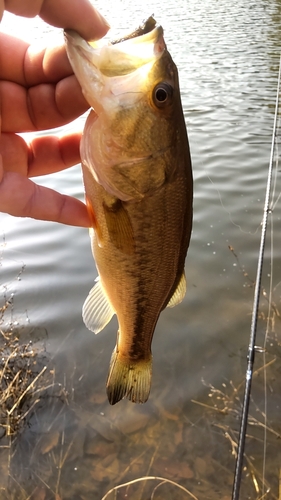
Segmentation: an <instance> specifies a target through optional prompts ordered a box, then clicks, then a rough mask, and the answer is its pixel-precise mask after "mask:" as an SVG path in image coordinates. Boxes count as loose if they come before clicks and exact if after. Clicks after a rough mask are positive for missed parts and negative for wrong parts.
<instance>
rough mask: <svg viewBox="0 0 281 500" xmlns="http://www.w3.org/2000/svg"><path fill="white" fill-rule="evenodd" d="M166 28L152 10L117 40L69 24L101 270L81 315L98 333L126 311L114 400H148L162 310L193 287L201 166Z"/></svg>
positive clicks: (115, 360)
mask: <svg viewBox="0 0 281 500" xmlns="http://www.w3.org/2000/svg"><path fill="white" fill-rule="evenodd" d="M163 33H164V31H163V28H162V26H161V25H158V24H157V22H156V20H155V19H154V18H153V17H152V16H151V17H150V18H148V19H147V20H146V21H145V22H144V23H143V24H142V25H141V26H140V27H139V28H137V29H136V30H135V31H134V32H132V33H131V34H129V35H127V36H124V37H123V38H120V39H119V40H115V41H113V42H107V43H105V42H104V41H99V42H91V41H90V42H87V41H86V40H84V39H83V38H81V36H80V35H79V34H78V33H76V32H75V31H73V30H66V31H65V41H66V50H67V54H68V58H69V60H70V63H71V65H72V68H73V71H74V74H75V75H76V77H77V79H78V82H79V83H80V85H81V88H82V91H83V93H84V96H85V98H86V100H87V101H88V103H89V106H90V107H91V111H90V113H89V115H88V118H87V120H86V123H85V127H84V130H83V134H82V139H81V148H80V152H81V161H82V171H83V180H84V187H85V197H86V203H87V207H88V211H89V214H90V218H91V228H90V236H91V246H92V252H93V256H94V259H95V263H96V268H97V271H98V278H97V279H96V281H95V284H94V286H93V288H92V289H91V291H90V293H89V295H88V297H87V298H86V301H85V303H84V306H83V311H82V315H83V320H84V323H85V325H86V326H87V328H88V329H89V330H91V331H93V332H95V333H98V332H100V331H101V330H103V329H104V328H105V326H106V325H107V324H108V323H109V321H110V320H111V318H112V316H113V315H114V314H116V316H117V319H118V326H119V328H118V332H117V341H116V346H115V349H114V351H113V353H112V357H111V361H110V367H109V374H108V378H107V382H106V392H107V397H108V400H109V403H110V404H112V405H114V404H115V403H117V402H118V401H120V400H122V399H124V398H127V399H129V400H130V401H132V402H134V403H145V402H146V401H147V399H148V397H149V393H150V388H151V377H152V352H151V344H152V338H153V334H154V331H155V327H156V324H157V321H158V318H159V315H160V313H161V311H163V310H164V309H165V308H166V307H173V306H176V305H177V304H179V303H180V302H181V301H182V300H183V298H184V296H185V293H186V278H185V260H186V254H187V250H188V247H189V242H190V236H191V230H192V203H193V201H192V200H193V181H192V166H191V156H190V148H189V142H188V136H187V131H186V125H185V119H184V114H183V109H182V104H181V95H180V88H179V79H178V71H177V67H176V65H175V63H174V62H173V59H172V57H171V55H170V53H169V52H168V50H167V46H166V43H165V41H164V36H163Z"/></svg>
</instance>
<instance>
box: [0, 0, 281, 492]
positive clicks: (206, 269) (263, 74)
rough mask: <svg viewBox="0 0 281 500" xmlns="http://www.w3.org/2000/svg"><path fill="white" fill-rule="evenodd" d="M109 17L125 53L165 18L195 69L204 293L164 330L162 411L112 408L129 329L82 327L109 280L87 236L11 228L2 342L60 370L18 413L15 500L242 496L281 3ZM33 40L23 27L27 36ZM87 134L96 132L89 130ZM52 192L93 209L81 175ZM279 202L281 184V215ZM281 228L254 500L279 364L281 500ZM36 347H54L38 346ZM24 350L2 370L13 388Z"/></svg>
mask: <svg viewBox="0 0 281 500" xmlns="http://www.w3.org/2000/svg"><path fill="white" fill-rule="evenodd" d="M96 5H97V6H98V7H100V10H101V11H102V12H103V14H105V15H106V16H107V17H108V19H109V21H110V23H111V25H112V26H114V29H115V30H114V34H113V35H112V37H113V38H114V37H115V34H117V32H118V31H119V32H120V31H124V30H126V31H128V29H130V28H131V27H135V26H137V25H138V24H139V23H140V21H141V20H142V19H143V18H145V17H147V16H148V15H150V14H151V13H152V12H154V15H155V17H156V19H158V20H159V21H160V22H161V23H162V24H163V26H164V28H165V38H166V41H167V44H168V47H169V50H170V51H171V53H172V55H173V58H174V59H175V62H176V63H177V65H178V68H179V73H180V82H181V90H182V99H183V108H184V113H185V117H186V122H187V127H188V132H189V139H190V146H191V153H192V159H193V169H194V178H195V200H194V212H195V215H194V231H193V235H192V242H191V247H190V250H189V253H188V258H187V265H186V268H187V279H188V284H189V286H188V293H187V295H186V298H185V300H184V302H183V303H182V304H181V305H180V306H178V307H176V308H174V309H171V310H169V311H168V310H167V311H164V312H163V314H162V315H161V318H160V320H159V323H158V326H157V330H156V333H155V337H154V341H153V354H154V373H153V383H152V390H151V395H150V399H149V401H148V402H147V403H146V404H145V405H142V406H137V405H133V404H131V403H130V402H128V401H122V402H120V403H119V404H118V405H116V406H114V407H110V406H109V404H108V402H107V399H106V395H105V380H106V376H107V370H108V363H109V359H110V356H111V352H112V349H113V347H114V343H115V336H116V329H117V324H116V321H113V322H112V323H111V324H110V325H109V326H108V327H107V328H106V331H105V332H102V333H101V334H99V335H98V336H93V334H92V333H91V332H88V331H87V330H86V328H85V327H84V325H83V323H82V319H81V307H82V304H83V302H84V299H85V297H86V295H87V294H88V292H89V290H90V288H91V287H92V285H93V281H94V278H95V276H96V271H95V269H94V265H93V261H92V257H91V252H90V244H89V238H88V234H87V231H86V230H84V229H80V228H71V227H64V226H59V225H56V224H53V223H46V222H44V223H43V222H39V221H29V220H19V219H13V218H12V217H9V216H5V215H1V216H0V227H1V235H2V234H3V238H2V236H1V238H2V242H1V249H0V252H1V255H0V266H1V267H0V273H1V275H0V276H1V283H0V292H1V297H2V299H1V300H2V302H1V303H0V307H2V306H3V307H4V308H5V304H6V301H7V300H10V297H11V295H12V294H14V296H13V299H12V304H9V307H7V308H6V309H5V311H4V310H3V311H2V312H3V317H2V325H1V327H2V328H3V329H4V330H5V331H10V330H12V331H13V332H16V334H17V335H19V338H20V342H21V343H22V344H23V345H25V344H26V345H28V342H29V340H32V342H33V344H32V347H34V353H35V357H34V358H32V357H29V359H30V361H29V363H32V360H33V359H34V361H37V360H38V361H37V362H38V363H39V365H38V366H36V365H34V366H33V375H32V374H29V375H30V376H32V377H34V378H36V376H37V375H38V374H40V372H41V369H42V368H43V367H44V366H46V370H45V371H44V373H42V375H41V376H40V377H39V378H38V379H37V380H36V382H35V383H34V385H33V386H32V389H34V390H33V391H31V392H30V393H29V391H27V395H28V396H29V398H31V399H28V400H26V399H24V398H23V399H22V400H21V401H22V403H23V404H22V406H21V405H20V404H18V405H17V411H19V410H20V411H21V413H19V415H20V418H21V417H24V414H25V413H26V412H27V411H28V414H27V415H26V417H24V418H22V420H21V423H23V422H24V425H21V426H20V433H19V434H18V435H16V436H13V435H12V436H7V435H5V436H3V437H2V439H1V441H0V446H2V447H1V448H0V488H1V490H0V491H1V495H0V497H1V498H9V499H10V498H15V499H21V498H22V499H26V498H32V499H34V500H35V499H39V500H47V499H56V500H59V499H90V498H91V499H92V498H97V499H101V498H102V497H103V496H104V495H106V493H107V492H108V491H109V490H110V489H111V488H114V487H115V486H117V485H118V484H121V483H125V482H127V481H133V480H135V479H137V478H140V477H143V476H159V477H164V478H166V479H169V480H171V481H175V482H176V483H178V484H180V485H181V486H182V487H183V488H185V489H187V490H189V491H190V492H192V494H193V495H194V496H193V497H192V496H190V495H189V494H188V493H187V492H186V491H184V490H181V489H179V488H178V487H176V486H175V485H172V484H171V483H165V484H160V483H161V480H155V481H151V480H150V481H148V482H147V483H146V482H144V481H141V482H137V483H133V484H130V485H128V486H126V487H124V488H118V489H117V490H115V491H113V492H112V493H110V494H108V496H107V499H108V500H111V499H118V500H120V499H123V498H124V499H125V498H130V499H137V500H140V498H141V499H143V500H144V499H150V498H154V500H155V499H159V498H165V499H170V498H171V499H173V500H175V499H177V498H179V499H185V498H194V497H196V498H198V499H199V500H202V499H204V500H205V499H217V498H220V499H225V500H226V499H229V498H230V496H231V488H232V480H233V469H234V457H235V443H236V440H237V430H238V425H239V421H238V415H239V410H240V406H241V397H242V396H241V394H242V392H243V386H242V385H241V383H242V382H243V378H244V373H245V368H246V359H245V356H246V350H247V345H248V339H249V329H250V319H251V318H250V315H251V309H252V300H253V283H254V281H255V274H256V263H257V254H258V248H259V238H260V222H261V219H262V211H263V202H264V193H265V184H266V178H267V166H268V161H269V154H270V145H271V134H272V126H273V112H274V106H275V97H276V85H277V72H278V64H279V51H280V9H281V2H280V1H275V0H269V1H262V0H255V1H254V0H253V1H251V0H250V1H248V2H244V1H242V0H238V1H237V2H235V3H233V2H230V1H229V0H221V1H220V2H214V1H213V0H204V1H203V0H201V1H200V0H199V1H198V0H197V1H195V0H190V1H189V2H186V1H184V0H181V1H179V2H170V3H167V2H166V3H165V2H164V3H163V1H161V2H160V1H159V0H156V1H155V2H153V3H152V4H151V1H150V2H148V1H147V0H144V1H143V2H141V3H139V6H135V5H133V4H131V3H130V2H129V1H128V0H123V1H121V0H116V2H114V3H113V2H108V3H104V2H101V1H97V2H96ZM12 23H14V21H13V20H11V17H7V18H6V19H4V24H3V26H4V28H5V29H6V30H11V27H12ZM26 23H27V25H28V29H26V31H25V36H29V37H30V38H31V37H33V38H35V39H37V40H39V41H42V40H43V41H44V42H45V43H46V42H49V41H50V37H51V38H53V36H54V35H53V33H57V31H56V30H50V29H49V28H45V27H43V24H42V23H41V22H39V23H38V24H36V23H37V20H36V21H26ZM25 26H26V25H25V23H24V22H23V21H22V20H20V23H19V24H17V25H16V27H18V32H19V33H20V31H21V30H24V27H25ZM31 26H37V27H34V28H33V29H31ZM14 27H15V26H14V25H13V29H14ZM27 33H28V35H27ZM58 36H59V35H58ZM83 123H84V118H82V119H80V120H78V121H77V122H76V124H75V127H82V126H83ZM59 132H61V130H60V131H59ZM37 181H38V182H41V183H44V185H48V186H49V187H52V188H55V189H59V190H61V191H62V192H66V193H67V194H70V195H73V196H77V197H79V198H81V199H82V198H83V189H82V182H81V173H80V168H79V166H77V167H74V168H73V169H70V170H68V171H67V172H63V173H60V174H56V175H53V176H49V177H48V178H47V179H45V178H39V179H37ZM278 194H279V187H278V179H277V185H276V192H275V197H274V200H277V197H278ZM280 217H281V214H280V202H278V203H277V204H276V206H275V208H274V212H273V214H272V216H271V219H270V227H269V231H268V242H267V247H266V260H265V269H264V277H263V289H264V293H263V297H262V303H261V314H260V323H259V326H258V338H257V343H258V344H259V345H263V342H264V341H263V335H264V331H265V328H266V322H265V319H266V316H267V311H268V296H269V285H270V281H269V280H270V274H272V273H273V302H274V303H273V308H272V310H271V313H270V323H269V330H270V335H269V341H268V344H267V351H268V352H267V353H266V355H265V359H264V357H263V356H262V355H257V360H256V366H255V370H256V371H255V377H254V383H253V402H252V404H251V408H250V413H251V421H250V424H251V425H250V426H249V429H248V440H247V449H246V455H247V457H246V460H245V466H246V467H247V469H246V470H245V471H244V475H243V485H242V490H241V498H251V499H257V498H261V497H262V495H263V486H262V482H263V476H262V462H263V450H264V445H263V442H264V420H263V416H262V413H263V412H264V411H265V406H264V380H263V370H262V369H261V367H262V366H263V364H265V363H269V365H268V368H267V370H268V371H267V382H266V385H267V394H268V421H267V423H266V426H267V437H266V439H267V455H266V469H265V477H264V481H265V489H264V498H266V499H268V498H270V499H271V498H272V499H274V498H278V476H279V469H280V451H279V441H278V439H279V438H280V434H281V429H280V404H281V401H280V394H281V391H280V327H279V320H280V319H279V318H280V312H279V311H280V310H281V306H280V285H279V283H280V281H281V276H280V275H281V268H280V259H279V255H278V251H276V250H278V249H279V248H280V245H281V241H280V238H281V236H280V231H278V228H279V221H280ZM271 231H272V232H273V235H274V240H273V249H274V265H273V268H272V266H271V257H270V255H271V250H270V241H269V240H270V238H269V236H270V233H271ZM23 266H24V267H23ZM23 326H24V327H25V328H24V330H22V329H21V327H23ZM23 331H24V332H25V336H24V337H23V336H22V332H23ZM32 332H38V333H39V334H38V336H37V338H34V337H33V336H32V335H33V334H32ZM43 332H44V333H43ZM14 341H15V342H16V340H13V342H14ZM13 345H14V344H11V345H10V351H9V350H8V349H7V348H6V351H5V356H4V355H3V356H2V358H3V360H4V361H3V363H4V364H2V365H1V374H2V375H1V377H3V376H4V375H3V374H4V373H5V363H6V361H7V359H8V358H9V355H10V353H12V352H13V348H14V347H15V345H14V347H13ZM0 349H1V346H0ZM29 349H30V347H29ZM1 352H2V351H1ZM9 359H12V358H9ZM9 366H10V365H9ZM9 366H8V365H6V368H7V367H9ZM11 366H12V365H11ZM41 367H42V368H41ZM17 372H18V371H17ZM15 375H16V374H15ZM19 376H20V375H18V377H19ZM34 378H33V380H34ZM10 380H11V379H10ZM12 380H13V379H12ZM28 383H29V384H30V383H31V382H30V379H28ZM36 391H37V392H36ZM25 404H28V407H27V406H25ZM32 405H33V406H32ZM9 408H10V409H11V408H12V407H11V406H9ZM30 408H31V409H30ZM1 425H2V426H3V422H2V423H1ZM0 431H1V429H0ZM2 432H3V431H2ZM158 485H159V486H158ZM268 488H270V492H268V493H266V491H267V489H268Z"/></svg>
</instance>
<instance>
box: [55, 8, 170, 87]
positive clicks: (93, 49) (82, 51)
mask: <svg viewBox="0 0 281 500" xmlns="http://www.w3.org/2000/svg"><path fill="white" fill-rule="evenodd" d="M64 35H65V40H66V46H67V52H68V56H69V58H70V61H71V63H72V65H73V66H75V53H76V56H77V55H79V56H80V57H81V58H82V59H84V61H87V63H88V64H90V65H91V66H92V67H94V68H96V70H98V71H99V72H100V73H101V75H103V76H106V77H112V76H123V75H127V74H130V73H132V72H133V71H135V70H136V69H138V68H140V67H142V66H144V65H146V64H147V63H149V62H152V61H155V59H157V58H158V57H161V55H162V53H163V52H164V50H165V48H166V45H165V42H164V38H163V28H162V26H160V25H157V23H156V21H155V19H154V18H153V17H152V16H151V17H149V18H148V19H147V20H146V21H145V22H144V23H143V25H141V26H140V27H139V28H137V29H136V30H135V31H133V32H132V33H130V34H128V35H126V36H124V37H123V38H120V39H118V40H114V41H112V42H109V43H108V44H107V45H105V44H104V41H102V40H99V41H94V42H87V41H86V40H84V39H83V38H82V37H81V36H80V35H79V34H78V33H77V32H75V31H73V30H65V31H64Z"/></svg>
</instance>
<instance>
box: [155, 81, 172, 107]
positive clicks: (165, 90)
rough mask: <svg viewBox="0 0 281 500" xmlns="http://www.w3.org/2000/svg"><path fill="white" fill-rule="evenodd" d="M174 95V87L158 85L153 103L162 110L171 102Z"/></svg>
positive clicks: (164, 83) (164, 84) (163, 84)
mask: <svg viewBox="0 0 281 500" xmlns="http://www.w3.org/2000/svg"><path fill="white" fill-rule="evenodd" d="M172 95H173V87H172V86H171V85H170V84H169V83H166V82H161V83H158V84H157V85H156V87H155V88H154V90H153V102H154V104H155V105H156V106H157V107H158V108H161V107H162V106H165V105H166V104H167V103H168V102H169V100H170V99H171V97H172Z"/></svg>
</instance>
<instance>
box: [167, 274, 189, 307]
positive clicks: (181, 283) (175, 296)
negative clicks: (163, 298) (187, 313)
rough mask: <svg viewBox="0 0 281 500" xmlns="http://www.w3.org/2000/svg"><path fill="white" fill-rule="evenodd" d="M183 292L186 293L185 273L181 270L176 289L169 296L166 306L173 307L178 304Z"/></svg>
mask: <svg viewBox="0 0 281 500" xmlns="http://www.w3.org/2000/svg"><path fill="white" fill-rule="evenodd" d="M185 294H186V279H185V274H184V272H183V273H182V275H181V279H180V281H179V284H178V286H177V288H176V290H175V291H174V293H173V295H172V297H171V298H170V300H169V302H168V304H167V307H175V306H177V305H178V304H180V302H181V301H182V300H183V298H184V296H185Z"/></svg>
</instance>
